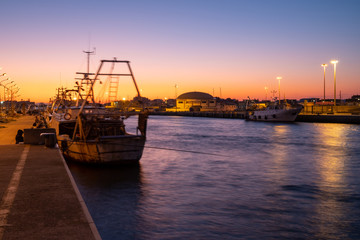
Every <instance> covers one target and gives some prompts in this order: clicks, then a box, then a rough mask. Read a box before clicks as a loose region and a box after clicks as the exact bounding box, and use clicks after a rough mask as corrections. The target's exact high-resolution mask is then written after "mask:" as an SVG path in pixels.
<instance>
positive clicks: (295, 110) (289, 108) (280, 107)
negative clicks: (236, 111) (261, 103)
mask: <svg viewBox="0 0 360 240" xmlns="http://www.w3.org/2000/svg"><path fill="white" fill-rule="evenodd" d="M301 110H302V106H301V105H290V104H288V103H286V102H284V103H270V104H269V105H268V106H266V107H264V108H260V109H252V110H249V111H248V115H247V120H250V121H263V122H294V121H295V119H296V117H297V115H298V114H299V113H300V112H301Z"/></svg>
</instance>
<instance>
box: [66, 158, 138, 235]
mask: <svg viewBox="0 0 360 240" xmlns="http://www.w3.org/2000/svg"><path fill="white" fill-rule="evenodd" d="M68 166H69V168H70V171H71V172H72V175H73V176H74V178H75V181H76V182H77V185H78V187H79V190H80V192H81V194H82V196H83V198H84V200H85V202H86V205H87V206H88V209H89V211H90V213H91V215H92V217H93V219H94V220H95V222H96V226H97V228H98V230H99V233H100V235H101V236H102V238H103V239H114V236H122V238H121V239H134V238H135V235H136V231H135V229H134V226H136V225H137V223H138V221H139V219H138V217H137V214H136V213H137V210H138V205H139V202H140V201H141V198H142V197H143V191H142V186H143V185H144V181H143V177H142V175H143V174H142V169H141V166H140V165H135V166H126V167H122V168H118V167H117V168H111V167H100V168H99V167H88V166H85V165H79V164H74V163H68Z"/></svg>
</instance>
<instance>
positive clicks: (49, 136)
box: [40, 133, 56, 148]
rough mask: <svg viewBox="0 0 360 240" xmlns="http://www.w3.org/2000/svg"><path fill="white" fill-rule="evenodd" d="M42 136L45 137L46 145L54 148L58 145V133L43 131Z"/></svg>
mask: <svg viewBox="0 0 360 240" xmlns="http://www.w3.org/2000/svg"><path fill="white" fill-rule="evenodd" d="M40 137H42V138H44V139H45V146H46V147H48V148H53V147H55V145H56V135H55V133H41V134H40Z"/></svg>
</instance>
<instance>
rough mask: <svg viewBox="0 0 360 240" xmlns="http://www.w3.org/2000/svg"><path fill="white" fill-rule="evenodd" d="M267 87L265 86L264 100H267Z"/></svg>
mask: <svg viewBox="0 0 360 240" xmlns="http://www.w3.org/2000/svg"><path fill="white" fill-rule="evenodd" d="M268 89H269V88H268V87H265V100H266V101H267V92H268Z"/></svg>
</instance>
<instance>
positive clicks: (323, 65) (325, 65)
mask: <svg viewBox="0 0 360 240" xmlns="http://www.w3.org/2000/svg"><path fill="white" fill-rule="evenodd" d="M321 66H322V67H323V68H324V100H323V102H325V68H326V67H327V64H326V63H324V64H321Z"/></svg>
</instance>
